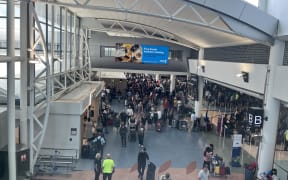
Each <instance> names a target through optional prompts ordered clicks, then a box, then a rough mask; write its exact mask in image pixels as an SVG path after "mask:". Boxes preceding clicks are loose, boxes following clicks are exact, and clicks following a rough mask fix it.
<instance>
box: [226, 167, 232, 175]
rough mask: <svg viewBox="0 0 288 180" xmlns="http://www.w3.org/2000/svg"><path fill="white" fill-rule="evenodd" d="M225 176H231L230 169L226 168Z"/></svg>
mask: <svg viewBox="0 0 288 180" xmlns="http://www.w3.org/2000/svg"><path fill="white" fill-rule="evenodd" d="M225 174H226V175H230V174H231V171H230V167H225Z"/></svg>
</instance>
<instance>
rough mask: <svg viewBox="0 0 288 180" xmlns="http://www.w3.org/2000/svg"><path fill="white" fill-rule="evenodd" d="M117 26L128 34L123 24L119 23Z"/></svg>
mask: <svg viewBox="0 0 288 180" xmlns="http://www.w3.org/2000/svg"><path fill="white" fill-rule="evenodd" d="M117 24H118V25H119V26H120V27H121V28H122V29H123V31H125V32H127V30H126V28H125V27H124V26H123V25H122V24H121V22H119V21H117Z"/></svg>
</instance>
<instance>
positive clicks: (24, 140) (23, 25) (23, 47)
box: [20, 1, 28, 146]
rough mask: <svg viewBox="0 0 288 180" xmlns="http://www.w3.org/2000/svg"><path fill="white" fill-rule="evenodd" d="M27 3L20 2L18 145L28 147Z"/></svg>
mask: <svg viewBox="0 0 288 180" xmlns="http://www.w3.org/2000/svg"><path fill="white" fill-rule="evenodd" d="M27 7H28V6H27V3H26V2H23V1H21V2H20V13H21V18H20V38H21V40H20V43H21V44H20V55H21V57H22V59H23V60H22V61H21V77H20V89H21V92H20V114H21V116H20V143H21V144H23V145H26V146H28V121H27V119H28V114H27V112H28V111H27V110H28V107H27V103H28V102H27V98H28V94H27V93H28V91H27V85H28V84H27V82H28V70H27V68H28V64H27V63H28V61H27V55H28V53H27V42H28V40H27V29H28V28H27V24H28V14H27Z"/></svg>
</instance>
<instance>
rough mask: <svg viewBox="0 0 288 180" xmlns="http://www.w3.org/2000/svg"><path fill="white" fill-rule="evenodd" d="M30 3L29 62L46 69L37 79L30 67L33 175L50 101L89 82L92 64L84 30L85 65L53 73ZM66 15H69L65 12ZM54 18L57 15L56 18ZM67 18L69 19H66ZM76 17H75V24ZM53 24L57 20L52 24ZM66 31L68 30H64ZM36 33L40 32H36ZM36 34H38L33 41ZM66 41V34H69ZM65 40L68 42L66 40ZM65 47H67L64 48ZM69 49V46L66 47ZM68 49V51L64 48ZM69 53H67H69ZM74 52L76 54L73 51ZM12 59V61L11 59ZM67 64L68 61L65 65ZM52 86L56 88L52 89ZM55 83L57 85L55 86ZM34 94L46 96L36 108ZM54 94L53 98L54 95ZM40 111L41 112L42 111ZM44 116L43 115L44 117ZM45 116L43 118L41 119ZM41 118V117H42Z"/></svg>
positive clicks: (83, 55)
mask: <svg viewBox="0 0 288 180" xmlns="http://www.w3.org/2000/svg"><path fill="white" fill-rule="evenodd" d="M28 4H29V12H31V13H30V14H31V16H30V17H29V20H28V21H29V27H30V29H29V38H30V43H29V46H30V47H29V49H28V52H29V57H30V60H31V59H33V60H38V61H39V62H40V63H41V64H43V65H44V68H43V69H42V70H41V72H40V73H38V74H37V76H35V74H34V68H35V64H29V66H30V69H33V70H30V71H29V80H30V83H29V87H28V90H29V103H30V105H29V112H28V117H29V129H30V131H29V144H30V173H32V174H34V172H35V171H34V166H35V164H36V162H37V159H38V156H39V153H40V149H41V146H42V143H43V140H44V136H45V132H46V129H47V123H48V120H49V112H50V101H51V100H56V99H58V98H59V97H61V96H62V95H63V94H64V93H65V92H67V91H69V90H71V89H73V88H75V87H77V86H79V85H80V84H81V83H82V82H83V81H86V80H90V74H91V73H90V72H91V62H90V53H89V47H88V42H87V41H88V38H87V31H86V34H85V33H84V31H81V33H80V37H81V38H80V44H82V49H79V51H80V52H81V51H82V56H81V57H80V58H79V59H80V61H81V62H83V63H82V64H80V67H78V68H73V69H69V70H68V69H67V68H65V72H63V73H57V74H54V65H53V63H54V60H55V58H54V52H53V51H54V49H53V48H52V51H51V59H50V60H49V57H48V51H47V46H46V41H47V40H46V39H45V37H44V33H43V30H42V29H41V25H40V21H39V19H38V16H37V13H36V10H35V8H34V6H33V3H32V2H28ZM52 11H54V7H53V6H52ZM65 14H66V16H67V13H65ZM53 16H54V15H53ZM66 18H67V17H66ZM75 21H76V18H74V24H75ZM53 23H54V21H53ZM65 29H66V30H67V28H65ZM35 32H37V33H35ZM34 33H35V35H37V36H36V37H35V40H34ZM52 37H53V38H54V24H53V25H52ZM66 38H67V35H66ZM75 38H76V32H75V33H74V39H75ZM65 41H66V40H65ZM53 43H54V40H52V47H54V44H53ZM73 43H74V50H75V51H76V40H75V41H74V42H73ZM39 45H40V46H41V47H42V51H36V49H35V48H36V46H39ZM64 47H65V46H64ZM66 47H67V46H66ZM65 49H66V48H65ZM66 52H67V51H66V50H65V51H64V54H66ZM74 53H75V52H74ZM73 59H74V61H75V63H76V55H75V54H74V56H73ZM12 60H13V58H12ZM49 61H50V62H51V64H52V65H51V67H52V73H51V72H50V62H49ZM66 65H67V62H65V66H66ZM61 75H64V77H66V78H67V79H70V80H71V81H72V82H73V84H72V85H68V84H67V79H66V78H65V79H66V80H65V81H64V84H63V83H62V82H60V81H59V80H58V79H57V77H61ZM43 81H45V89H43ZM51 84H53V85H52V87H53V89H51ZM55 84H56V85H55ZM57 85H59V86H60V87H61V91H59V92H58V93H55V94H54V87H55V86H57ZM35 92H39V93H40V96H42V97H43V101H42V102H41V103H40V104H38V105H35ZM51 94H52V96H51ZM39 111H40V112H39ZM43 113H44V114H43ZM42 115H43V116H42ZM41 116H42V117H41Z"/></svg>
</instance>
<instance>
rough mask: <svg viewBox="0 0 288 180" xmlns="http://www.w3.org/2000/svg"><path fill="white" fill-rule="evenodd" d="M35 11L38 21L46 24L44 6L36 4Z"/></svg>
mask: <svg viewBox="0 0 288 180" xmlns="http://www.w3.org/2000/svg"><path fill="white" fill-rule="evenodd" d="M35 10H36V13H37V15H38V18H39V21H41V22H46V4H44V3H36V4H35Z"/></svg>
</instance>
